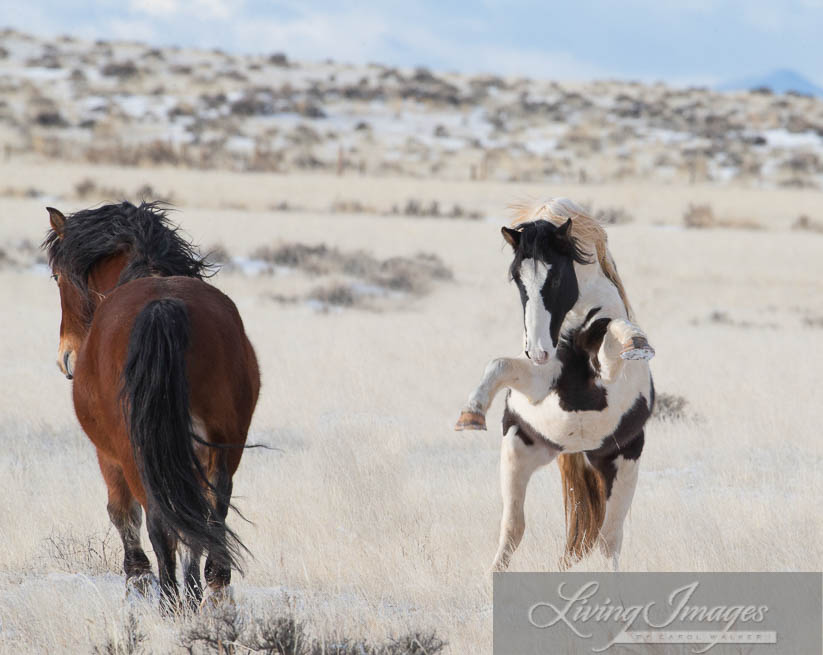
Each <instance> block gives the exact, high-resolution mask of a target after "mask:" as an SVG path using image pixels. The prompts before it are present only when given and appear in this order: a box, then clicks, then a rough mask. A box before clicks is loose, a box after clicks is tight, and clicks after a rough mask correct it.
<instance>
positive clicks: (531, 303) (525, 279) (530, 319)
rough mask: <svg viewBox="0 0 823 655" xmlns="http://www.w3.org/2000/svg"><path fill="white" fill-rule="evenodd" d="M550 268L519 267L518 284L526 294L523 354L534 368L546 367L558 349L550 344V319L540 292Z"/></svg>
mask: <svg viewBox="0 0 823 655" xmlns="http://www.w3.org/2000/svg"><path fill="white" fill-rule="evenodd" d="M550 270H551V266H550V265H548V264H545V263H543V262H541V261H537V262H535V260H534V259H526V260H524V261H523V263H522V264H521V265H520V274H519V276H520V284H522V285H523V289H524V290H525V292H526V306H525V307H524V325H525V339H524V340H525V344H526V352H527V353H528V354H529V357H530V358H531V360H532V361H533V362H534V363H535V364H545V363H546V362H547V361H548V360H549V359H551V358H552V357H554V354H555V351H556V350H557V348H556V347H555V346H554V345H553V344H552V337H551V322H552V317H551V314H550V313H549V311H548V310H547V309H546V306H545V304H544V303H543V295H542V293H541V292H542V290H543V286H544V285H545V284H546V278H548V276H549V271H550Z"/></svg>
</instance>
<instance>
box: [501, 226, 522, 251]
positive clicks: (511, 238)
mask: <svg viewBox="0 0 823 655" xmlns="http://www.w3.org/2000/svg"><path fill="white" fill-rule="evenodd" d="M500 233H501V234H502V235H503V238H504V239H505V240H506V243H508V244H509V245H510V246H511V247H512V248H514V249H515V250H517V246H518V245H520V230H513V229H512V228H510V227H503V228H501V229H500Z"/></svg>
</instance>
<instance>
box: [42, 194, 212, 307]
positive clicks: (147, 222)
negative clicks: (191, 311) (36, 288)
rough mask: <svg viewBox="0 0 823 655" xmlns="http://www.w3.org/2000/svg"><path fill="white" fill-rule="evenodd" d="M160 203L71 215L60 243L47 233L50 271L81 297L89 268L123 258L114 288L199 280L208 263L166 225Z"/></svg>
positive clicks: (124, 205)
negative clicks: (161, 279)
mask: <svg viewBox="0 0 823 655" xmlns="http://www.w3.org/2000/svg"><path fill="white" fill-rule="evenodd" d="M165 207H166V205H165V204H164V203H161V202H143V203H141V204H140V206H139V207H135V206H134V205H133V204H131V203H130V202H121V203H120V204H117V205H104V206H102V207H98V208H96V209H84V210H83V211H79V212H77V213H75V214H71V215H70V216H69V217H68V218H67V219H66V223H65V227H64V230H63V235H62V238H61V236H60V235H58V234H57V232H55V231H54V230H51V231H50V232H49V234H48V235H47V236H46V239H45V240H44V241H43V248H44V249H45V250H46V253H47V254H48V258H49V265H50V266H51V268H52V270H59V271H60V273H61V275H67V276H69V277H70V279H71V281H72V282H73V283H74V284H75V285H76V286H77V287H78V288H79V289H80V290H81V291H83V292H84V293H85V292H87V290H88V287H87V285H88V277H89V273H90V272H91V269H92V268H93V267H94V265H95V264H96V263H97V262H99V261H100V260H101V259H104V258H106V257H109V256H111V255H116V254H118V253H121V252H125V253H128V257H129V260H128V264H126V267H125V268H124V269H123V272H122V274H121V275H120V279H119V281H118V284H124V283H126V282H129V281H131V280H135V279H137V278H141V277H148V276H150V275H159V276H169V275H183V276H185V277H194V278H197V279H202V278H203V277H207V276H208V275H209V272H210V269H209V265H208V263H207V262H206V261H205V259H204V258H203V257H201V256H200V255H199V253H198V252H197V250H196V247H195V246H194V245H193V244H191V243H190V242H189V241H187V240H186V239H184V238H183V237H182V236H181V235H180V233H179V231H178V228H177V227H176V226H174V225H172V224H171V222H170V221H169V218H168V216H167V215H166V210H165Z"/></svg>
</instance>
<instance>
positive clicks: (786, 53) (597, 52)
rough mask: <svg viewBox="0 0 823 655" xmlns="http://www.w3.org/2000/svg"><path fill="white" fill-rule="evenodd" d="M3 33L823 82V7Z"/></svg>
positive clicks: (159, 12)
mask: <svg viewBox="0 0 823 655" xmlns="http://www.w3.org/2000/svg"><path fill="white" fill-rule="evenodd" d="M0 5H2V7H0V24H1V25H12V26H15V27H18V28H20V29H23V30H26V31H29V32H33V33H38V34H63V33H71V34H74V35H78V36H90V37H94V38H125V39H133V40H140V41H146V42H150V43H153V44H159V45H169V44H177V45H193V46H202V47H209V48H212V47H220V48H222V49H224V50H229V51H235V52H273V51H283V52H285V53H287V54H288V55H289V56H291V57H294V58H299V59H325V58H327V57H331V58H334V59H337V60H341V61H349V62H355V63H359V62H368V61H376V62H381V63H387V64H392V65H401V66H413V65H425V66H429V67H431V68H434V69H439V70H460V71H469V72H475V71H492V72H499V73H512V74H519V75H524V76H529V77H550V78H560V79H574V78H592V77H621V78H633V79H641V80H647V81H648V80H655V79H662V80H667V81H669V82H674V83H700V84H712V83H715V82H720V81H725V80H728V79H730V78H732V79H733V78H739V77H745V76H748V75H751V74H762V73H766V72H770V71H771V70H773V69H776V68H792V69H794V70H796V71H798V72H800V73H801V74H803V75H805V76H806V77H808V78H810V79H811V80H812V81H814V82H816V83H818V84H820V85H823V38H822V37H821V35H823V0H748V1H747V0H675V1H669V2H667V1H666V0H616V1H613V2H606V1H605V0H599V1H598V0H567V1H566V2H522V1H520V0H478V1H476V2H467V1H465V0H464V1H455V2H450V1H449V0H439V1H437V0H411V1H408V0H407V1H405V2H345V1H344V0H339V1H331V0H319V1H308V0H305V1H299V0H286V1H276V0H269V1H266V0H31V1H29V2H26V1H25V0H24V1H23V2H19V3H18V2H13V0H0Z"/></svg>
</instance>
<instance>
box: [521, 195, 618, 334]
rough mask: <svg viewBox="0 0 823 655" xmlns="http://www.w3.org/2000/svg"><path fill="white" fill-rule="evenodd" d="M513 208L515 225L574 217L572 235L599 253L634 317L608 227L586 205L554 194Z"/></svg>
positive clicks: (605, 268)
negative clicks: (615, 262) (612, 252)
mask: <svg viewBox="0 0 823 655" xmlns="http://www.w3.org/2000/svg"><path fill="white" fill-rule="evenodd" d="M509 208H510V209H511V210H512V223H511V224H512V227H517V226H518V225H520V224H522V223H528V222H530V221H537V220H541V219H542V220H546V221H549V222H551V223H554V224H555V225H562V224H563V223H565V222H566V221H567V220H568V219H571V221H572V227H571V230H572V232H571V233H572V236H573V237H574V238H575V239H577V240H578V242H579V243H580V245H581V246H582V247H583V248H584V249H586V250H588V251H589V252H591V251H592V249H593V250H594V251H595V252H596V253H597V262H598V263H599V264H600V268H601V270H602V271H603V274H604V275H605V276H606V277H607V278H608V279H609V280H611V282H612V284H614V286H616V287H617V292H618V293H619V294H620V299H621V300H622V301H623V305H624V306H625V307H626V313H627V314H628V317H629V320H633V319H634V312H633V311H632V306H631V304H630V303H629V298H628V296H627V295H626V289H625V288H624V287H623V282H622V280H621V279H620V275H618V273H617V267H616V266H615V264H614V260H613V259H612V256H611V253H610V252H609V249H608V237H607V236H606V230H604V229H603V226H602V225H600V223H598V222H597V221H596V220H594V219H593V218H592V217H591V216H590V215H589V214H588V213H587V212H586V210H585V209H583V208H582V207H581V206H580V205H578V204H577V203H575V202H573V201H571V200H569V199H568V198H551V199H549V200H545V201H543V202H537V203H517V204H513V205H510V206H509Z"/></svg>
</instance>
